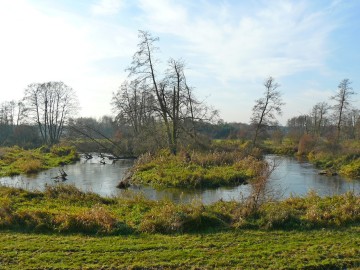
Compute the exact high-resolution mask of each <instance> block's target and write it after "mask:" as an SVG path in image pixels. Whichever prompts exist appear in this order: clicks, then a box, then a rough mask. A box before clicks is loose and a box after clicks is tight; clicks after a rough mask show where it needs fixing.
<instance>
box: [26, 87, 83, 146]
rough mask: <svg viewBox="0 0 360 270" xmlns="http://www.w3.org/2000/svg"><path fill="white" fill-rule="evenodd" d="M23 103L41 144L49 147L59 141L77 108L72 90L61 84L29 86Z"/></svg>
mask: <svg viewBox="0 0 360 270" xmlns="http://www.w3.org/2000/svg"><path fill="white" fill-rule="evenodd" d="M24 101H25V103H26V106H27V108H28V110H29V113H30V114H29V116H30V117H31V119H32V120H33V121H34V122H35V123H36V125H37V126H38V128H39V131H40V134H41V137H42V140H43V143H45V144H50V145H52V144H55V143H57V142H58V141H59V140H60V136H61V134H62V132H63V129H64V125H65V123H66V121H67V119H68V117H69V116H73V114H74V113H75V112H76V111H77V108H78V106H77V103H78V102H77V98H76V95H75V92H74V90H73V89H72V88H71V87H69V86H67V85H66V84H64V83H63V82H46V83H33V84H30V85H29V86H28V87H27V88H26V89H25V97H24Z"/></svg>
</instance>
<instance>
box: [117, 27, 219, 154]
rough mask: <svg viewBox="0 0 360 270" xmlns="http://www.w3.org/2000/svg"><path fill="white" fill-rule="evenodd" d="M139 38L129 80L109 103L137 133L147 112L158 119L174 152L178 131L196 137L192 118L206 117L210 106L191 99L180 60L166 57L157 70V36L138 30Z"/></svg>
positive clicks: (182, 63) (195, 119) (190, 92)
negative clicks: (164, 68) (163, 66)
mask: <svg viewBox="0 0 360 270" xmlns="http://www.w3.org/2000/svg"><path fill="white" fill-rule="evenodd" d="M139 39H140V42H139V44H138V51H137V52H136V53H135V54H134V56H133V60H132V63H131V66H130V67H129V68H128V69H127V70H128V71H129V77H130V78H131V79H132V81H131V82H130V83H126V82H125V83H124V84H123V85H122V87H121V88H120V90H119V91H118V92H117V93H116V94H114V96H113V107H114V108H115V110H116V111H117V112H118V118H122V119H124V120H127V121H128V123H129V124H130V125H131V126H132V127H133V128H134V134H138V133H140V129H143V128H144V126H142V125H141V123H142V122H143V121H144V120H146V119H148V118H147V117H149V116H151V119H152V120H153V121H157V122H158V123H160V122H161V124H162V126H163V129H164V130H165V132H164V135H165V136H166V138H167V144H168V147H169V150H170V152H171V153H173V154H174V155H176V154H177V151H178V143H179V142H178V141H179V137H180V135H181V134H182V133H186V134H189V135H190V136H191V137H192V138H196V132H195V121H199V120H201V121H205V120H209V119H210V118H211V117H212V115H213V114H211V112H212V110H211V109H210V108H209V107H208V106H206V105H205V104H204V103H203V102H199V101H197V100H196V99H195V97H194V95H193V93H192V88H191V87H189V86H188V84H187V81H186V76H185V64H184V61H182V60H181V59H180V60H175V59H172V58H170V60H169V61H168V68H167V69H166V70H165V71H164V72H163V73H159V71H158V70H157V69H156V68H157V67H158V65H157V64H158V63H159V61H158V60H157V58H156V52H157V51H158V47H156V46H155V43H156V42H157V41H158V40H159V38H157V37H156V38H155V37H153V36H152V35H151V34H150V33H149V32H146V31H139ZM189 123H190V125H189ZM189 127H190V128H189Z"/></svg>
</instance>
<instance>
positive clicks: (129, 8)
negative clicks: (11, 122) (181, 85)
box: [0, 0, 360, 124]
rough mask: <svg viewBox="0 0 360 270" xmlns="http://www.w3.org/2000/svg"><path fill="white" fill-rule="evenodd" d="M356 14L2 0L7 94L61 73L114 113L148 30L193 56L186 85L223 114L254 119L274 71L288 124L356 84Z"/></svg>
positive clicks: (155, 0)
mask: <svg viewBox="0 0 360 270" xmlns="http://www.w3.org/2000/svg"><path fill="white" fill-rule="evenodd" d="M359 15H360V1H357V0H333V1H331V0H328V1H325V0H324V1H322V0H317V1H314V0H304V1H295V0H294V1H286V0H282V1H280V0H279V1H278V0H271V1H267V0H263V1H261V0H247V1H245V0H244V1H240V0H239V1H236V0H227V1H226V0H222V1H216V0H212V1H211V0H197V1H194V0H183V1H175V0H76V1H74V0H52V1H48V0H0V34H1V42H0V74H1V76H0V81H1V92H0V93H1V96H0V102H2V101H5V100H12V99H20V98H21V97H22V95H23V91H24V89H25V88H26V86H27V85H28V84H30V83H33V82H44V81H50V80H62V81H64V82H65V83H66V84H67V85H69V86H71V87H73V88H74V90H75V91H76V92H77V95H78V98H79V100H80V106H81V108H80V112H79V116H93V117H100V116H102V115H104V114H107V115H109V114H111V113H112V112H111V106H110V101H111V97H112V92H114V91H116V90H117V89H118V87H119V86H120V84H121V83H122V82H123V81H124V80H125V79H126V76H127V75H126V73H125V71H124V70H125V68H126V67H127V66H128V65H129V64H130V62H131V57H132V55H133V53H134V52H135V51H136V44H137V41H138V40H137V34H138V33H137V31H138V30H139V29H141V30H148V31H150V32H151V33H152V34H153V35H154V36H159V37H160V41H159V43H158V46H159V47H160V49H161V53H160V54H159V55H158V56H159V58H160V59H161V61H162V65H165V64H166V61H167V59H168V58H169V57H173V58H183V59H184V60H185V61H186V63H187V71H186V73H187V77H188V82H189V84H191V85H192V86H194V87H195V89H196V90H195V91H196V94H197V96H198V97H199V98H200V99H205V100H206V102H207V103H208V104H210V105H213V106H214V107H215V108H217V109H219V111H220V116H221V118H223V119H224V120H225V121H236V122H244V123H248V122H249V119H250V114H251V108H252V107H253V105H254V100H255V99H257V98H259V97H261V96H262V93H263V91H264V88H263V86H262V83H263V81H264V79H265V78H266V77H268V76H273V77H274V78H275V79H276V81H277V82H278V83H280V85H281V87H280V89H279V90H280V91H281V92H282V94H283V99H284V101H285V103H286V105H285V106H284V107H283V115H282V116H281V117H279V120H280V122H281V123H283V124H285V123H286V120H287V119H288V118H290V117H292V116H294V115H299V114H303V113H308V112H309V111H310V109H311V108H312V106H313V105H315V103H317V102H321V101H329V97H330V96H331V95H333V94H334V93H335V91H336V89H337V85H338V84H339V82H340V81H341V80H342V79H344V78H349V79H350V80H351V81H353V84H352V86H353V88H354V90H355V91H356V92H359V91H358V90H360V78H359V74H360V52H359V48H360V16H359ZM359 100H360V96H356V97H355V98H354V106H356V107H357V108H359V105H360V102H359Z"/></svg>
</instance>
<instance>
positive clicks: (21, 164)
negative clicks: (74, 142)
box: [0, 146, 79, 177]
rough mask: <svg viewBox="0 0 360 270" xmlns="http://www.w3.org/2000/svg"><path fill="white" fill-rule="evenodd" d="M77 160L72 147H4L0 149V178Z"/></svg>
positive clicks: (33, 171)
mask: <svg viewBox="0 0 360 270" xmlns="http://www.w3.org/2000/svg"><path fill="white" fill-rule="evenodd" d="M78 159H79V156H78V154H77V153H76V150H75V149H74V148H73V147H63V146H52V147H46V146H43V147H40V148H37V149H31V150H25V149H23V148H20V147H17V146H13V147H4V148H0V177H1V176H12V175H19V174H31V173H36V172H39V171H41V170H45V169H49V168H52V167H57V166H59V165H63V164H69V163H72V162H74V161H76V160H78Z"/></svg>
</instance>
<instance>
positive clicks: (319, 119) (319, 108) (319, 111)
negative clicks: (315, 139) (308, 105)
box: [311, 102, 330, 136]
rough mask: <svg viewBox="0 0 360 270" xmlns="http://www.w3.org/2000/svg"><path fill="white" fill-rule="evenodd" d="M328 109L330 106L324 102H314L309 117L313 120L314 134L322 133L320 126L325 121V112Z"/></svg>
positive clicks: (321, 126)
mask: <svg viewBox="0 0 360 270" xmlns="http://www.w3.org/2000/svg"><path fill="white" fill-rule="evenodd" d="M329 109H330V106H329V104H327V103H326V102H319V103H317V104H315V105H314V107H313V109H312V112H311V117H312V120H313V127H314V128H313V130H314V134H315V135H316V136H321V135H322V128H323V126H324V124H325V123H326V114H327V113H328V111H329Z"/></svg>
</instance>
